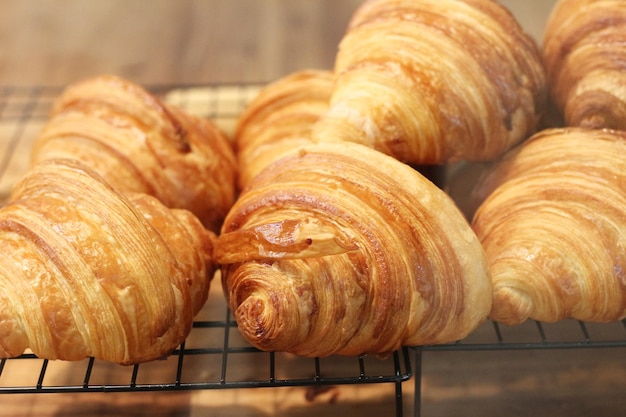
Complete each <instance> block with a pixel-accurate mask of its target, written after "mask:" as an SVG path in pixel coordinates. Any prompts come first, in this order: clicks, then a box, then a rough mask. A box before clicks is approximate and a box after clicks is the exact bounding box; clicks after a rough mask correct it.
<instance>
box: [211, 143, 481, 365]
mask: <svg viewBox="0 0 626 417" xmlns="http://www.w3.org/2000/svg"><path fill="white" fill-rule="evenodd" d="M215 259H216V261H217V262H218V263H220V264H222V279H223V281H222V283H223V287H224V292H225V294H226V296H227V299H228V300H229V305H230V308H231V311H233V313H234V316H235V319H236V320H237V323H238V328H239V330H240V332H241V333H242V335H243V336H244V337H245V338H246V339H247V340H248V341H249V342H250V343H251V344H252V345H254V346H256V347H258V348H260V349H262V350H269V351H287V352H291V353H295V354H298V355H302V356H327V355H331V354H341V355H359V354H364V353H372V354H385V353H389V352H391V351H393V350H394V349H397V348H399V347H400V346H401V345H418V344H431V343H440V342H446V341H453V340H456V339H459V338H462V337H464V336H465V335H467V334H468V333H469V332H470V331H472V330H473V329H474V328H475V327H476V326H477V325H478V323H480V322H481V321H482V320H483V319H484V318H485V317H486V315H487V313H488V312H489V309H490V307H491V287H490V279H489V276H488V275H487V265H486V261H485V257H484V252H483V249H482V247H481V246H480V244H479V242H478V240H477V239H476V236H475V235H474V233H473V232H472V230H471V229H470V227H469V223H468V222H467V221H466V220H465V219H464V218H463V216H462V215H461V213H460V212H459V211H458V209H457V208H456V206H455V205H454V204H453V203H452V201H451V200H450V199H449V198H448V196H447V195H446V194H445V193H444V192H443V191H441V190H440V189H439V188H438V187H436V186H435V185H434V184H432V183H431V182H430V181H428V180H427V179H426V178H425V177H423V176H422V175H421V174H419V173H418V172H417V171H415V170H413V169H412V168H410V167H409V166H408V165H405V164H403V163H401V162H399V161H397V160H396V159H394V158H392V157H390V156H387V155H384V154H383V153H381V152H378V151H375V150H373V149H371V148H369V147H366V146H363V145H360V144H355V143H351V142H346V143H325V144H313V145H308V146H305V147H303V148H302V149H301V150H299V151H295V152H292V153H291V154H289V155H287V156H285V157H283V158H282V159H280V160H278V161H276V162H275V163H273V164H271V165H269V166H268V167H267V168H266V169H265V170H263V171H262V172H261V173H259V174H258V175H257V176H256V177H255V178H253V179H252V180H251V182H250V183H249V184H248V187H247V188H246V189H245V190H244V191H243V192H242V194H241V196H240V198H239V199H238V201H237V202H236V203H235V205H234V206H233V208H232V209H231V211H230V212H229V214H228V216H227V217H226V220H225V223H224V227H223V229H222V233H221V235H220V237H219V238H218V240H217V243H216V246H215Z"/></svg>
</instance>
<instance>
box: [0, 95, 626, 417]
mask: <svg viewBox="0 0 626 417" xmlns="http://www.w3.org/2000/svg"><path fill="white" fill-rule="evenodd" d="M258 89H259V86H258V85H209V86H175V87H172V86H156V87H153V88H152V90H153V91H155V92H156V93H158V94H161V95H163V96H165V97H166V99H167V100H168V101H169V102H173V103H176V104H178V105H180V106H182V107H184V108H186V109H187V110H189V111H190V112H193V113H195V114H198V115H200V116H205V117H209V118H211V119H212V120H214V121H215V122H216V123H217V124H218V125H220V126H221V127H223V128H224V129H225V130H226V131H230V130H232V128H233V127H234V124H235V122H236V118H237V116H238V114H239V112H240V111H241V109H242V108H243V106H245V104H246V103H247V102H248V101H249V100H250V98H251V97H253V96H254V94H256V92H257V91H258ZM60 92H61V88H60V87H44V86H34V87H0V205H1V204H2V202H3V201H4V200H5V199H6V198H7V196H8V193H9V192H10V188H11V186H12V184H13V183H15V181H16V180H17V179H18V178H16V177H15V175H17V174H15V173H20V172H24V171H25V170H26V169H27V165H28V155H29V152H28V149H29V148H30V146H31V144H32V140H33V139H34V137H35V136H36V134H37V132H38V131H39V129H40V128H41V126H42V125H43V123H44V122H45V120H46V119H47V117H48V114H49V111H50V108H51V106H52V103H53V101H54V100H55V99H56V97H57V96H58V94H59V93H60ZM10 173H11V174H10ZM216 312H217V314H216ZM216 317H217V319H216ZM579 348H586V349H589V348H593V349H599V348H622V349H624V348H626V320H624V321H621V322H615V323H606V324H596V323H583V322H578V321H575V320H566V321H563V322H559V323H555V324H547V323H540V322H532V321H531V322H527V323H526V324H524V325H520V326H515V327H509V326H503V325H499V324H497V323H494V322H486V323H484V324H483V325H481V326H480V327H479V328H478V329H477V330H476V331H474V332H473V333H472V334H471V335H469V336H468V337H467V338H466V339H464V340H462V341H458V342H456V343H450V344H444V345H437V346H421V347H407V348H403V349H401V350H399V351H397V352H394V353H393V354H392V355H390V356H389V357H387V358H376V357H367V356H364V357H358V358H347V357H330V358H300V357H294V356H292V355H288V354H283V353H267V352H261V351H258V350H256V349H255V348H253V347H251V346H250V345H249V344H247V343H246V342H245V341H244V340H243V338H242V337H241V336H240V335H239V333H238V330H237V324H236V323H235V322H234V321H233V320H232V319H231V317H230V314H229V312H228V309H227V308H226V306H225V303H224V304H223V305H220V306H217V307H212V308H211V311H210V312H209V313H207V314H204V315H202V314H201V316H200V317H199V318H198V319H197V321H196V322H195V323H194V327H193V329H192V331H191V333H190V335H189V337H188V339H187V341H186V342H185V343H184V344H183V345H181V346H180V347H179V348H178V349H176V350H175V351H174V352H172V353H171V354H170V355H169V356H167V357H165V358H163V359H162V360H158V361H153V362H149V363H146V364H141V365H135V366H128V367H125V366H116V365H115V366H111V364H104V363H101V362H100V361H97V360H94V359H86V360H84V361H80V362H69V363H67V362H63V363H58V362H55V361H47V360H42V359H38V358H36V357H35V356H33V355H32V354H24V355H22V356H20V357H18V358H13V359H2V360H0V394H23V393H31V394H32V393H79V392H112V393H113V392H134V391H180V390H208V389H237V388H260V387H264V388H272V387H293V386H304V387H315V386H331V385H347V384H356V385H358V384H393V385H394V389H395V401H394V404H395V410H394V411H395V415H396V416H399V417H400V416H403V415H404V414H405V410H404V399H403V388H402V387H403V385H404V383H406V382H407V381H409V380H411V379H413V380H414V384H415V385H414V388H415V390H414V399H413V412H412V414H413V415H414V416H420V415H421V411H422V391H423V386H422V370H423V364H424V358H425V357H427V356H428V355H429V354H430V353H431V352H459V351H495V350H500V351H507V350H508V351H511V350H518V351H519V350H545V349H579ZM24 361H29V362H30V364H31V365H32V364H34V365H33V366H30V367H29V369H38V370H39V371H38V372H37V373H36V375H22V374H21V373H20V372H18V370H19V369H20V368H23V367H22V366H21V364H23V363H24ZM242 362H243V363H246V362H249V363H251V364H254V367H253V368H254V372H252V371H251V370H250V371H244V372H242V371H241V367H236V368H237V369H236V370H234V368H235V367H233V366H232V364H233V363H235V364H237V363H242ZM200 364H201V365H200ZM244 368H245V367H244ZM251 368H252V367H251Z"/></svg>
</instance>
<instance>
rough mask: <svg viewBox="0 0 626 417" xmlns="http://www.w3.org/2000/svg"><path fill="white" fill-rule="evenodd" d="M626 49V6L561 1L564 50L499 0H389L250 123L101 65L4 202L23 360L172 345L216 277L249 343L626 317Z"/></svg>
mask: <svg viewBox="0 0 626 417" xmlns="http://www.w3.org/2000/svg"><path fill="white" fill-rule="evenodd" d="M624 45H626V3H625V2H623V1H615V0H595V1H592V0H560V1H558V2H557V3H556V5H555V8H554V10H553V11H552V14H551V15H550V17H549V19H548V22H547V26H546V30H545V36H544V39H543V44H542V45H541V47H539V46H538V45H537V44H536V42H535V41H534V40H533V39H532V38H531V37H529V36H528V35H527V34H526V33H525V32H524V31H523V30H522V28H521V27H520V25H519V23H518V22H517V21H516V19H515V18H514V16H513V15H512V14H511V13H510V12H509V11H508V10H506V8H504V7H503V6H502V5H500V4H499V3H497V2H496V1H491V0H367V1H365V2H364V3H363V4H362V5H361V6H360V7H359V8H358V9H357V10H355V12H354V14H353V16H352V19H351V20H350V22H349V23H348V27H347V29H346V32H345V35H344V36H343V38H342V40H341V42H340V44H339V45H338V51H337V55H336V60H335V64H334V68H333V69H327V70H326V69H303V70H301V71H298V72H295V73H293V74H289V75H287V76H285V77H284V78H282V79H279V80H275V81H273V82H272V83H270V84H268V85H266V86H265V87H264V88H263V89H262V90H261V91H260V92H259V94H258V96H256V97H255V98H254V99H253V100H252V101H251V102H250V103H248V104H247V106H246V107H245V109H244V110H243V112H242V113H241V115H240V116H239V119H238V123H237V126H236V129H235V131H234V132H232V136H231V134H227V133H225V132H224V131H222V130H221V129H220V128H218V127H217V125H216V124H215V123H214V122H213V121H211V120H208V119H206V118H202V117H199V116H194V115H192V114H190V113H188V112H187V111H185V110H183V109H181V108H178V107H177V106H175V105H172V104H170V103H169V102H168V101H167V100H165V99H163V98H159V97H157V96H155V95H153V94H152V93H150V92H148V91H147V90H145V89H144V88H142V87H140V86H138V85H135V84H133V83H132V82H130V81H128V80H125V79H122V78H120V77H117V76H112V75H103V76H97V77H93V78H89V79H86V80H82V81H79V82H76V83H74V84H72V85H70V86H68V87H67V88H66V89H65V90H64V91H63V93H62V94H61V95H60V97H59V98H58V99H57V101H56V102H55V105H54V107H53V109H52V112H51V114H50V117H49V120H47V123H46V124H45V126H44V127H43V128H42V131H41V133H40V134H39V136H38V137H37V138H36V140H35V142H34V145H33V148H32V165H31V167H30V168H29V170H28V172H27V173H26V174H25V176H24V177H23V178H22V179H21V180H20V181H19V182H18V183H17V184H16V185H15V187H14V189H13V192H12V194H11V196H10V198H9V200H8V201H7V202H6V204H5V205H4V206H3V207H2V208H0V254H1V257H0V357H13V356H17V355H20V354H21V353H23V352H24V351H25V350H27V349H28V350H31V351H32V352H33V353H34V354H35V355H37V356H39V357H42V358H47V359H63V360H79V359H83V358H85V357H95V358H98V359H102V360H106V361H111V362H116V363H120V364H133V363H139V362H144V361H149V360H153V359H157V358H160V357H162V356H165V355H167V354H168V353H169V352H171V351H172V350H173V349H175V348H176V347H177V346H178V345H179V344H180V343H182V342H183V341H184V340H185V338H186V337H187V335H188V334H189V331H190V330H191V327H192V321H193V318H194V316H195V315H196V314H197V313H198V312H199V311H200V309H201V308H202V307H203V305H204V304H205V303H206V302H207V299H208V291H209V288H210V285H211V282H212V280H213V279H214V277H219V279H220V280H221V285H222V289H223V294H224V296H225V298H226V300H227V302H228V305H229V307H230V309H231V311H232V313H233V315H234V317H235V319H236V321H237V326H238V329H239V331H240V332H241V334H242V335H243V337H244V338H245V339H246V340H247V341H249V342H250V343H251V344H252V345H253V346H255V347H257V348H259V349H261V350H267V351H284V352H290V353H293V354H296V355H302V356H315V357H321V356H328V355H335V354H337V355H362V354H375V355H385V354H388V353H389V352H392V351H393V350H395V349H398V348H399V347H401V346H405V345H425V344H437V343H447V342H452V341H455V340H459V339H462V338H464V337H465V336H467V335H468V334H469V333H471V332H472V331H473V330H474V329H476V327H477V326H478V325H479V324H480V323H482V322H483V321H484V320H486V319H487V318H490V319H492V320H496V321H498V322H501V323H503V324H506V325H515V324H519V323H522V322H524V321H525V320H527V319H534V320H541V321H548V322H554V321H558V320H564V319H569V318H572V319H577V320H583V321H596V322H609V321H615V320H620V319H623V318H624V317H626V133H624V132H623V131H622V129H626V88H624V86H625V85H626V71H625V69H626V68H625V67H624V62H626V47H625V46H624ZM417 166H439V167H446V168H450V172H451V173H453V174H451V175H449V177H448V179H447V181H446V183H445V184H439V183H436V181H434V180H433V179H432V178H429V177H428V176H427V175H426V174H424V173H423V172H421V171H420V170H419V169H417V168H416V167H417ZM453 167H454V169H452V168H453ZM459 167H460V168H459ZM477 167H478V168H477ZM468 179H471V181H468ZM452 190H456V191H455V192H452ZM459 190H460V191H459ZM460 198H463V199H464V200H468V201H469V203H468V204H465V205H462V203H461V202H460Z"/></svg>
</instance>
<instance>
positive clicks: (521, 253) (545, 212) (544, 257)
mask: <svg viewBox="0 0 626 417" xmlns="http://www.w3.org/2000/svg"><path fill="white" fill-rule="evenodd" d="M625 153H626V133H624V132H618V131H610V130H592V129H584V128H564V129H550V130H545V131H542V132H540V133H537V134H536V135H534V136H533V137H532V138H531V139H529V140H528V141H527V142H525V143H524V144H523V145H522V146H520V147H519V148H516V149H515V150H513V151H511V152H510V153H508V154H507V155H506V157H505V158H504V159H503V160H502V161H500V162H499V163H498V164H496V165H494V167H492V169H491V170H490V171H489V173H488V174H487V175H486V176H485V177H484V178H483V180H482V182H481V183H479V185H478V192H477V194H479V195H484V196H486V200H485V201H484V202H483V203H482V204H481V205H480V207H479V208H478V210H477V212H476V214H475V216H474V220H473V222H472V227H473V228H474V230H475V232H476V234H477V236H478V237H479V239H480V241H481V243H482V244H483V246H484V248H485V251H486V253H487V259H488V261H489V270H490V273H491V277H492V280H493V287H494V299H493V310H492V312H491V318H493V319H494V320H497V321H499V322H502V323H505V324H510V325H513V324H519V323H522V322H524V321H525V320H527V319H535V320H540V321H544V322H555V321H559V320H563V319H566V318H574V319H578V320H583V321H590V322H609V321H615V320H618V319H622V318H624V317H626V279H625V278H624V277H625V276H624V273H623V271H625V270H626V257H625V256H624V247H625V246H626V218H625V217H624V207H626V160H625V159H624V157H623V155H624V154H625Z"/></svg>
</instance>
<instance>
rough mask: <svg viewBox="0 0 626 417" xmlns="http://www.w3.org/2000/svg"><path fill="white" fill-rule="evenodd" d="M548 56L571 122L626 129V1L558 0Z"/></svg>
mask: <svg viewBox="0 0 626 417" xmlns="http://www.w3.org/2000/svg"><path fill="white" fill-rule="evenodd" d="M543 60H544V63H545V68H546V72H547V77H548V85H549V86H550V94H551V98H552V100H553V102H554V103H555V105H556V107H557V109H558V110H559V111H560V112H561V113H562V116H563V119H564V123H565V124H566V125H568V126H581V127H587V128H592V129H597V128H611V129H619V130H623V129H626V89H625V88H624V85H626V73H625V72H624V60H626V3H624V2H623V1H621V0H595V1H590V0H560V1H558V2H557V3H556V5H555V6H554V8H553V10H552V13H551V14H550V16H549V18H548V21H547V24H546V29H545V34H544V41H543Z"/></svg>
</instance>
